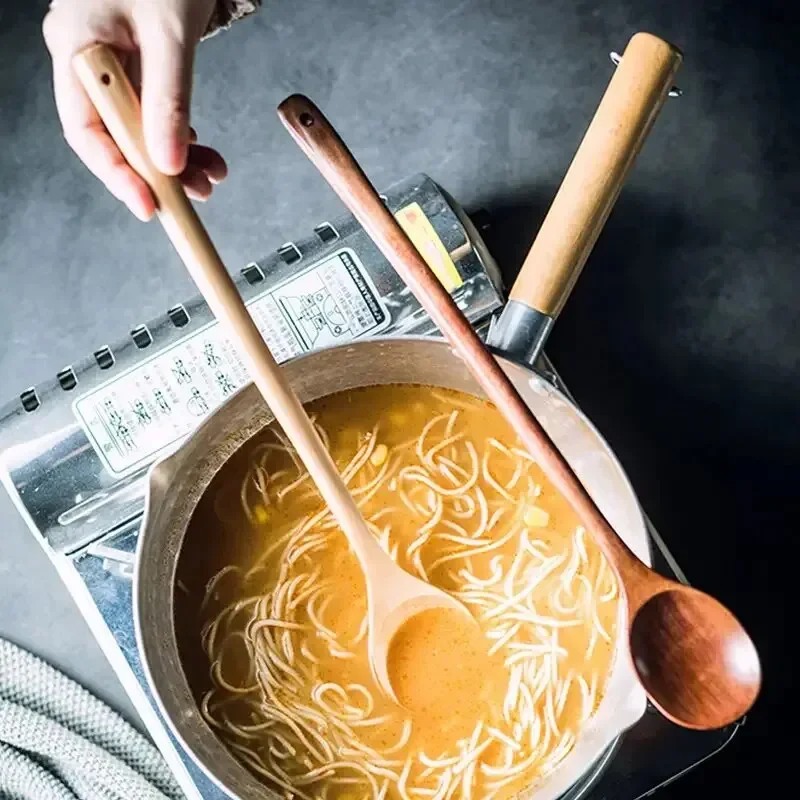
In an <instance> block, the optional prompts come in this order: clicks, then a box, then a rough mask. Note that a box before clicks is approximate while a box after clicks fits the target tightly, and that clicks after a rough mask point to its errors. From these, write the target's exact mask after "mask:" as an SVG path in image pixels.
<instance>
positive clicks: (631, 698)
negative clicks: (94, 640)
mask: <svg viewBox="0 0 800 800" xmlns="http://www.w3.org/2000/svg"><path fill="white" fill-rule="evenodd" d="M414 342H417V343H424V344H425V345H426V346H438V347H440V348H445V349H446V350H447V351H449V352H450V354H451V355H452V356H454V357H456V358H458V356H457V355H456V354H455V353H454V351H453V350H452V348H451V347H450V345H449V344H448V343H447V342H446V341H444V340H442V339H440V338H438V337H437V338H434V337H430V336H381V337H371V338H369V339H364V340H360V341H354V342H348V343H345V344H341V345H334V346H331V347H326V348H320V349H318V350H314V351H311V352H308V353H304V354H303V355H301V356H298V357H296V358H293V359H291V360H289V361H287V362H285V363H284V364H283V365H282V369H286V368H293V369H297V368H298V365H302V364H303V363H304V362H306V361H310V360H314V359H315V358H319V357H320V356H323V357H324V356H325V355H326V354H330V353H331V352H333V351H352V350H353V349H359V350H360V349H365V350H366V349H369V348H370V347H376V346H377V347H380V346H381V345H389V346H395V347H396V346H401V345H402V344H403V343H414ZM495 358H496V359H497V360H498V361H499V362H500V364H501V365H502V366H503V367H504V369H506V370H507V371H508V370H509V369H510V370H511V371H512V372H514V371H520V372H521V373H522V375H523V376H524V377H525V378H526V379H527V381H528V383H529V385H530V386H531V388H533V389H534V391H536V388H535V387H534V383H538V384H539V385H540V386H541V387H546V388H544V391H546V392H547V393H548V394H550V395H551V396H553V397H554V398H555V399H557V400H558V401H560V402H562V403H564V404H565V405H567V406H569V407H570V409H571V410H572V412H573V413H574V414H575V415H576V416H577V418H578V419H579V420H580V421H581V423H582V424H583V425H585V426H586V428H587V429H588V430H589V431H590V432H591V433H592V435H593V436H594V437H595V438H596V440H597V443H598V445H600V446H601V447H602V449H603V450H604V451H605V453H606V454H607V455H608V456H609V457H610V460H611V465H612V467H613V469H614V471H615V472H616V473H617V478H618V479H620V480H621V481H622V482H623V485H624V487H625V489H626V490H627V493H628V494H629V496H630V498H632V499H633V501H634V502H635V504H636V509H637V511H638V515H637V523H638V527H639V528H640V530H638V531H637V541H630V542H626V543H627V544H629V546H631V549H633V550H634V552H635V554H636V555H637V556H638V557H639V558H640V559H641V560H642V561H644V562H645V563H646V564H647V565H648V566H651V565H652V540H651V539H650V536H649V534H648V532H647V523H646V519H645V516H644V511H643V509H642V507H641V505H640V503H639V501H638V498H637V496H636V493H635V492H634V490H633V486H632V484H631V482H630V479H629V478H628V476H627V474H626V472H625V470H624V468H623V467H622V465H621V463H620V462H619V460H618V459H617V457H616V455H615V453H614V451H613V450H612V449H611V447H610V445H609V444H608V442H607V441H606V440H605V438H604V437H603V436H602V434H601V433H600V432H599V430H598V429H597V428H596V427H595V426H594V424H593V423H592V422H591V420H589V418H588V417H587V416H586V415H585V414H584V412H583V411H582V410H581V408H580V407H579V406H578V405H577V404H576V403H575V402H574V401H573V400H572V399H571V398H569V397H567V395H565V394H564V392H563V391H562V390H561V389H559V388H558V387H557V386H555V385H554V384H553V382H552V380H551V379H550V378H548V377H546V376H545V375H543V374H542V373H541V372H540V371H539V370H538V369H536V368H535V367H532V366H530V365H528V364H525V363H520V362H517V361H515V360H512V359H509V358H507V357H505V356H503V355H500V354H497V353H495ZM400 382H403V381H398V383H400ZM406 382H410V381H406ZM421 383H423V382H421ZM430 383H431V382H430V381H425V382H424V384H426V385H430ZM363 385H364V386H368V385H370V384H363ZM443 388H446V387H443ZM248 391H250V392H252V391H254V386H253V384H252V383H247V384H245V385H244V386H242V387H240V388H239V389H238V390H237V391H236V392H234V394H232V395H231V396H230V397H229V398H228V399H227V400H226V401H225V402H224V403H223V404H222V405H220V406H219V407H218V408H216V409H215V410H214V411H213V412H212V413H211V414H210V415H209V416H208V417H206V418H205V419H204V420H203V421H202V422H201V424H200V425H199V426H198V427H197V428H195V429H194V430H193V431H192V432H191V433H190V434H189V435H188V436H187V437H185V438H184V439H183V440H181V441H180V442H178V443H177V444H176V445H175V446H174V447H173V448H172V449H171V450H170V451H169V452H167V453H165V454H163V455H162V456H161V457H160V458H159V459H158V460H157V461H156V462H154V463H153V464H152V465H151V466H150V468H149V470H148V472H147V494H146V498H145V509H144V516H143V521H142V527H141V533H140V537H139V544H138V546H137V550H136V562H135V568H134V579H133V615H134V629H135V633H136V643H137V648H138V650H139V653H140V657H141V662H142V668H143V671H144V675H145V677H146V680H147V684H148V688H149V690H150V692H151V693H152V696H153V699H154V701H155V703H156V706H157V708H158V711H159V713H160V714H161V716H162V718H163V719H164V720H165V721H166V723H167V726H168V728H169V731H170V733H171V734H172V736H174V737H175V739H176V740H177V741H178V743H179V744H180V746H181V747H182V748H183V749H184V750H185V751H186V753H187V754H188V755H189V756H190V757H191V759H192V761H193V762H194V764H195V765H197V767H198V768H199V769H200V770H201V771H202V772H203V774H204V775H205V776H206V777H207V778H208V779H209V780H210V781H212V782H213V783H214V785H215V786H217V787H218V788H219V789H220V790H221V791H222V792H224V793H225V794H226V795H227V796H228V797H230V798H232V799H233V800H239V798H241V795H240V794H237V792H236V791H235V790H232V789H230V788H229V787H228V786H226V785H225V783H224V781H223V780H222V779H221V778H220V777H218V776H217V775H216V774H215V772H214V771H212V769H211V768H210V767H209V766H208V765H207V764H206V763H205V761H204V759H203V758H201V757H200V756H199V755H198V754H197V753H196V752H195V749H194V748H193V746H191V745H190V744H189V743H188V742H187V740H186V737H185V736H184V734H183V732H182V730H181V728H180V726H179V725H178V724H176V722H175V720H174V719H173V715H172V713H171V712H170V711H168V707H167V704H166V703H165V702H164V699H163V697H162V692H163V690H162V689H160V688H159V687H158V684H157V682H156V680H155V679H154V676H153V672H152V669H151V664H150V657H149V651H150V646H149V644H148V643H147V637H146V635H145V633H144V631H143V626H142V594H141V573H142V571H143V569H144V568H143V566H142V564H143V561H144V552H145V548H146V546H147V543H148V540H149V539H150V538H151V537H152V534H150V536H148V532H149V530H150V524H149V523H150V519H151V515H152V513H153V510H154V509H157V508H158V507H159V504H160V502H161V501H163V497H159V493H162V494H163V493H164V492H165V490H166V489H167V487H166V486H164V485H159V484H160V483H161V476H160V473H163V472H165V471H169V469H170V467H171V466H172V465H173V463H174V462H176V461H177V462H178V463H180V462H181V460H182V459H183V458H184V457H185V456H186V451H187V450H189V449H190V448H191V446H192V445H193V444H194V443H195V442H196V441H197V440H198V439H200V438H201V437H203V436H204V434H205V432H206V431H207V429H208V428H209V427H210V426H211V425H212V424H213V421H214V420H215V418H217V417H218V416H221V415H223V414H224V413H225V411H226V409H229V408H230V407H231V406H232V405H233V404H234V403H235V402H236V401H237V399H238V400H239V401H241V397H242V395H244V394H245V393H246V392H248ZM337 391H340V390H337ZM540 391H541V389H540ZM335 393H336V392H330V394H335ZM324 396H327V395H326V394H320V395H317V397H324ZM270 417H271V415H270ZM270 421H271V420H270ZM268 423H269V421H268V422H267V423H266V424H268ZM260 430H263V427H262V428H259V429H258V431H254V432H252V433H251V434H249V435H248V436H247V438H246V439H245V440H244V441H243V442H241V443H240V444H239V445H238V446H237V447H236V449H235V450H234V451H232V452H231V453H229V454H228V455H227V456H226V458H225V460H224V461H223V462H222V463H223V464H224V463H226V462H227V461H228V460H229V459H230V457H231V456H232V455H233V452H236V451H238V450H239V448H240V447H242V446H244V445H245V444H246V442H247V441H249V440H250V439H251V438H252V437H253V436H256V435H258V432H260ZM215 474H216V473H215ZM206 489H207V485H206V486H205V487H203V489H202V491H201V492H200V494H199V495H198V498H197V500H196V501H195V502H194V504H193V508H195V507H196V505H197V502H198V501H199V497H201V496H202V495H203V494H204V493H205V491H206ZM188 516H189V519H190V518H191V514H189V515H188ZM187 527H188V520H187V526H185V527H184V529H183V532H182V534H181V541H180V545H179V547H178V551H177V552H178V555H177V557H176V558H174V559H173V564H172V580H171V586H172V589H173V591H174V580H175V570H176V568H177V564H178V561H179V554H180V551H181V550H182V548H183V545H184V540H183V537H184V536H185V534H186V530H187ZM621 601H622V602H620V603H619V611H618V633H617V637H616V642H615V655H614V659H613V661H612V666H611V672H610V675H609V684H608V688H607V691H606V692H605V694H604V697H603V699H602V700H601V702H600V705H599V706H598V709H597V711H596V712H595V714H594V715H593V716H592V717H591V718H590V720H589V721H588V722H587V724H586V725H584V726H583V727H582V728H581V729H580V732H579V735H578V740H577V743H576V745H575V746H574V747H573V749H572V751H571V752H570V753H569V754H568V755H567V756H566V757H565V759H564V760H563V761H562V762H561V763H560V764H559V765H558V767H556V769H555V770H554V771H553V772H552V773H551V774H550V775H549V776H547V777H546V778H545V779H544V780H543V782H542V784H541V785H540V786H539V785H536V784H534V785H532V786H531V787H528V788H526V789H525V790H523V792H522V793H521V794H520V795H519V798H520V800H523V798H524V800H555V799H556V798H558V797H559V796H560V795H562V794H563V793H564V792H566V791H568V790H569V788H570V787H571V786H574V785H576V784H577V783H578V782H579V781H580V780H581V779H582V778H583V777H584V776H585V775H587V774H589V773H591V771H592V768H593V767H594V766H595V765H596V764H598V762H600V760H601V759H603V758H604V755H605V754H606V752H607V751H609V750H611V751H613V750H615V745H616V743H617V742H618V740H619V738H620V737H621V736H622V734H624V732H625V731H626V730H627V729H629V728H630V727H631V726H632V725H634V724H635V723H636V722H638V720H639V719H640V718H641V717H642V716H643V714H644V712H645V709H646V696H645V694H644V691H643V689H642V688H641V686H640V685H639V684H638V679H636V677H635V671H634V669H633V665H632V663H631V661H630V654H629V650H628V640H627V637H620V635H619V631H620V630H622V628H621V627H620V623H624V622H625V619H626V617H627V603H626V602H625V598H624V595H623V596H622V597H621ZM168 603H169V608H170V612H173V611H174V608H173V604H174V599H173V597H172V596H170V597H169V598H168ZM170 616H171V617H172V618H173V619H174V616H173V614H172V613H170ZM172 640H173V641H172V644H174V645H175V647H176V649H177V644H176V643H175V636H174V630H173V636H172ZM179 663H180V659H179ZM622 668H624V669H625V670H626V674H625V675H623V678H626V679H628V682H630V679H631V678H632V679H633V680H634V681H635V682H636V687H635V690H634V689H633V687H631V691H629V692H628V694H627V700H628V702H626V703H624V704H623V705H621V706H618V707H616V708H615V709H614V710H613V712H609V701H610V700H612V699H616V700H617V701H619V699H620V698H619V697H616V698H614V693H613V691H612V688H611V680H612V678H613V677H614V676H615V675H619V674H621V669H622ZM181 675H182V679H183V682H184V683H185V684H186V688H188V689H189V693H190V694H192V692H191V687H190V686H189V684H188V680H187V679H186V676H185V674H184V673H183V670H182V667H181ZM637 690H638V691H637ZM604 710H605V712H606V714H605V715H603V714H601V712H602V711H604ZM187 713H188V714H189V715H196V716H197V717H198V718H199V719H200V720H201V722H202V725H203V726H204V727H205V728H206V730H207V731H208V733H209V734H210V735H211V736H212V737H213V739H214V742H215V748H214V749H215V750H216V751H218V753H219V756H220V758H223V757H225V758H226V760H231V761H232V762H233V763H234V764H235V769H236V771H237V772H240V773H241V774H242V776H244V775H246V776H247V779H248V780H246V782H247V783H252V782H255V783H256V784H257V786H258V787H260V795H261V796H263V792H264V791H265V785H264V783H263V782H262V781H261V780H259V779H258V778H255V777H254V776H253V775H252V773H251V772H250V771H249V770H248V769H247V768H246V767H245V766H244V765H243V764H242V763H241V762H239V760H238V759H236V757H235V756H233V754H232V753H231V752H230V751H229V750H228V749H227V748H226V747H225V745H224V743H223V742H222V740H221V739H220V738H219V737H218V736H217V734H216V733H215V732H214V730H213V729H212V728H211V727H210V726H209V725H208V724H207V723H206V722H205V720H203V719H202V716H201V715H199V713H197V703H196V701H194V698H193V707H192V709H190V710H189V711H188V712H187ZM609 713H611V715H612V716H613V717H614V719H615V722H616V720H617V719H618V720H619V721H618V723H617V724H615V725H614V726H613V727H612V726H609V724H608V722H607V721H606V722H605V724H600V725H598V724H597V723H598V721H600V722H603V721H604V720H605V717H606V716H608V715H609ZM598 728H599V729H600V730H598ZM587 741H588V742H589V743H590V744H591V750H592V751H593V755H592V756H591V757H588V758H584V767H583V769H582V770H581V771H580V774H579V775H577V776H573V777H572V778H571V779H570V780H568V781H567V782H566V783H564V782H563V781H564V778H565V777H566V772H567V771H566V770H565V769H564V767H565V764H567V763H568V762H569V761H571V760H573V759H572V756H574V755H576V754H577V753H576V751H577V750H578V745H579V744H581V743H582V742H583V743H584V747H583V748H581V749H586V747H585V745H586V743H587ZM610 760H611V759H610V758H606V759H605V763H604V764H603V767H602V769H605V767H606V766H607V763H608V762H609V761H610ZM601 771H602V770H601ZM598 774H599V773H598ZM560 775H561V776H564V777H562V780H558V778H559V776H560ZM596 777H597V776H595V778H596ZM266 791H270V789H269V788H266ZM275 796H276V797H277V796H278V795H277V794H276V795H275Z"/></svg>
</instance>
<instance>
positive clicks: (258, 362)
mask: <svg viewBox="0 0 800 800" xmlns="http://www.w3.org/2000/svg"><path fill="white" fill-rule="evenodd" d="M73 66H74V69H75V71H76V73H77V75H78V77H79V79H80V80H81V82H82V83H83V85H84V87H85V89H86V92H87V94H88V95H89V98H90V99H91V101H92V102H93V103H94V106H95V108H96V109H97V112H98V114H99V115H100V118H101V119H102V121H103V124H104V125H105V126H106V128H107V129H108V132H109V134H110V135H111V136H112V138H113V139H114V140H115V141H116V143H117V145H118V147H119V149H120V151H121V152H122V154H123V155H124V156H125V158H126V160H127V161H128V163H129V164H130V165H131V166H132V167H133V169H135V170H136V171H137V172H138V173H139V174H140V175H141V176H142V177H143V178H144V180H145V181H146V182H147V183H148V184H149V186H150V189H151V190H152V192H153V195H154V197H155V199H156V203H157V213H158V218H159V220H160V221H161V224H162V225H163V226H164V230H165V231H166V233H167V236H168V237H169V239H170V241H171V242H172V244H173V245H174V247H175V249H176V250H177V251H178V255H180V257H181V259H182V260H183V263H184V264H185V265H186V268H187V269H188V270H189V273H190V274H191V276H192V278H193V279H194V282H195V283H196V284H197V287H198V289H199V290H200V292H201V294H202V295H203V297H204V298H205V300H206V302H207V303H208V305H209V307H210V308H211V311H212V312H213V314H214V316H215V317H216V318H217V319H218V320H219V322H220V324H221V325H222V326H223V328H224V329H225V331H226V332H227V334H228V336H229V338H230V340H231V342H232V343H233V344H234V346H235V347H236V348H237V351H238V352H239V355H240V356H241V358H242V360H243V361H244V363H245V366H246V367H247V370H248V372H249V374H250V377H251V378H252V380H253V382H254V383H255V384H256V386H257V387H258V389H259V390H260V392H261V394H262V395H263V396H264V398H265V399H266V401H267V403H268V404H269V407H270V409H271V411H272V413H273V414H274V415H275V418H276V419H277V420H278V422H279V423H280V425H281V427H282V428H283V430H284V432H285V433H286V435H287V436H288V437H289V440H290V441H291V442H292V444H293V445H294V447H295V449H296V450H297V452H298V455H299V456H300V458H301V459H302V461H303V463H304V464H305V465H306V468H307V469H308V471H309V473H310V474H311V477H312V478H313V480H314V482H315V483H316V485H317V488H318V489H319V491H320V494H321V495H322V496H323V498H324V499H325V502H326V503H327V504H328V506H329V507H330V509H331V511H332V513H333V515H334V516H335V518H336V519H337V521H338V522H339V524H340V525H341V527H342V529H343V530H344V531H345V533H346V534H347V535H348V538H350V541H351V544H352V545H353V547H354V549H355V551H356V553H357V554H358V555H359V557H360V558H362V559H363V558H365V557H367V558H368V557H371V555H372V554H377V553H378V551H380V547H379V545H378V544H377V543H376V541H375V540H374V538H373V537H372V536H371V534H370V533H369V531H368V530H367V528H366V525H365V523H364V521H363V519H362V517H361V514H360V513H359V511H358V508H357V506H356V504H355V502H354V500H353V498H352V496H351V495H350V493H349V492H348V491H347V488H346V487H345V485H344V483H343V482H342V479H341V477H340V475H339V473H338V471H337V469H336V466H335V464H334V463H333V460H332V459H331V457H330V455H329V454H328V451H327V450H326V449H325V446H324V444H323V443H322V440H321V439H320V437H319V435H318V434H317V432H316V430H315V428H314V426H313V424H312V423H311V421H310V420H309V418H308V415H307V414H306V412H305V410H304V409H303V406H302V405H301V403H300V401H299V400H298V398H297V396H296V395H295V394H294V392H293V390H292V389H291V387H290V386H289V383H288V382H287V380H286V378H285V377H284V375H283V372H282V371H281V369H280V367H279V366H278V363H277V362H276V361H275V359H274V357H273V356H272V353H271V352H270V349H269V347H268V346H267V344H266V342H265V341H264V339H263V338H262V336H261V333H260V332H259V330H258V328H257V327H256V324H255V322H254V321H253V319H252V317H251V316H250V314H249V312H248V311H247V308H246V307H245V305H244V302H243V301H242V299H241V296H240V295H239V292H238V291H237V289H236V286H235V284H234V282H233V280H232V279H231V277H230V275H229V274H228V271H227V270H226V269H225V265H224V264H223V263H222V259H221V258H220V257H219V254H218V253H217V251H216V248H215V247H214V245H213V243H212V242H211V239H210V237H209V235H208V233H207V232H206V230H205V228H204V227H203V223H202V222H201V221H200V218H199V217H198V216H197V213H196V212H195V210H194V207H193V206H192V204H191V202H190V201H189V199H188V198H187V197H186V194H185V192H184V190H183V187H182V186H181V184H180V182H179V181H178V179H177V178H173V177H169V176H167V175H164V174H162V173H161V172H159V171H158V170H157V169H156V168H155V167H154V165H153V163H152V161H151V160H150V157H149V155H148V153H147V149H146V147H145V144H144V136H143V133H142V124H141V107H140V104H139V98H138V97H137V95H136V92H135V90H134V88H133V86H132V85H131V83H130V81H129V80H128V76H127V75H126V74H125V71H124V70H123V68H122V66H121V64H120V62H119V60H118V59H117V57H116V55H115V54H114V52H113V51H112V50H111V49H110V48H108V47H106V46H104V45H93V46H91V47H89V48H87V49H85V50H83V51H82V52H80V53H78V54H77V55H76V56H75V57H74V60H73ZM380 552H382V551H380ZM362 563H363V561H362Z"/></svg>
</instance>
